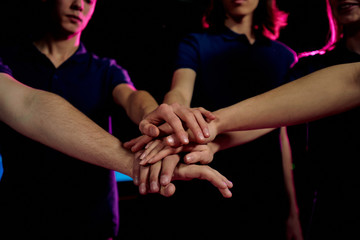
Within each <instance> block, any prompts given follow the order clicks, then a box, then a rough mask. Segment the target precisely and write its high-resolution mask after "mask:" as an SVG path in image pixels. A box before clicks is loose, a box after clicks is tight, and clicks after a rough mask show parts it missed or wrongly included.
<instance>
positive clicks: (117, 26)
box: [0, 0, 328, 239]
mask: <svg viewBox="0 0 360 240" xmlns="http://www.w3.org/2000/svg"><path fill="white" fill-rule="evenodd" d="M208 2H209V0H152V1H145V0H140V1H134V0H127V1H126V0H98V6H97V9H96V11H95V14H94V16H93V19H92V20H91V22H90V23H89V25H88V27H87V29H86V30H85V32H84V34H83V39H82V40H83V42H84V43H85V45H86V47H87V49H88V50H90V51H92V52H94V53H96V54H97V55H99V56H101V57H110V58H115V59H116V60H117V62H118V64H119V65H121V66H122V67H124V68H125V69H127V70H128V72H129V74H130V77H131V78H132V81H133V82H134V84H135V86H136V87H137V88H138V89H145V90H148V91H149V92H150V93H151V94H152V95H153V96H154V97H155V98H156V99H157V100H158V101H159V102H161V101H162V99H163V96H164V94H165V93H166V91H167V90H168V89H169V87H170V83H171V75H172V62H173V58H174V56H175V53H176V46H177V43H178V41H179V40H180V39H181V37H183V36H184V35H185V34H186V33H188V32H195V31H200V30H201V19H202V14H203V12H204V10H205V6H206V5H207V3H208ZM33 3H34V1H30V0H17V1H14V0H1V1H0V22H1V32H0V44H9V43H10V44H11V43H14V42H17V41H19V40H21V39H23V38H25V37H26V36H27V35H29V34H31V31H32V30H31V29H32V25H33V24H34V21H33V19H35V18H36V16H35V14H36V12H35V10H34V4H33ZM277 3H278V6H279V8H280V9H281V10H283V11H285V12H287V13H289V14H290V15H289V18H288V26H287V27H286V28H285V29H283V30H282V32H281V35H280V38H279V41H282V42H283V43H285V44H286V45H288V46H289V47H290V48H292V49H293V50H294V51H295V52H297V53H301V52H304V51H311V50H316V49H319V48H321V47H322V46H324V45H325V42H326V40H327V34H328V22H327V17H326V9H325V0H278V1H277ZM120 118H121V117H120ZM115 121H117V119H115ZM121 121H122V123H123V126H125V128H126V129H127V130H128V129H131V133H130V132H129V131H127V130H125V129H123V128H121V127H115V129H114V134H115V135H117V136H118V137H119V138H120V139H121V140H127V139H130V138H131V137H132V136H136V135H137V130H136V127H135V128H134V126H133V125H132V126H131V128H130V127H128V126H129V125H131V123H130V122H126V120H124V119H123V120H121ZM121 121H120V122H121ZM0 134H1V133H0ZM119 195H120V212H121V229H120V230H121V232H120V235H121V236H122V239H126V238H127V237H129V238H130V237H132V236H133V235H135V236H136V235H138V234H139V233H138V232H137V231H141V230H138V229H139V226H141V225H143V224H145V225H146V224H147V223H146V221H151V220H154V219H153V218H151V216H148V210H147V209H148V206H149V205H150V204H151V202H149V201H146V200H144V199H143V198H142V197H140V196H139V195H138V194H137V189H136V188H135V187H134V186H133V185H132V183H131V182H120V183H119ZM151 200H156V201H162V200H163V199H162V197H161V196H159V197H155V198H152V199H151ZM158 206H159V205H158ZM159 219H161V218H160V217H159V216H158V218H155V221H156V220H159ZM165 220H166V219H165ZM144 221H145V222H144ZM140 229H141V227H140Z"/></svg>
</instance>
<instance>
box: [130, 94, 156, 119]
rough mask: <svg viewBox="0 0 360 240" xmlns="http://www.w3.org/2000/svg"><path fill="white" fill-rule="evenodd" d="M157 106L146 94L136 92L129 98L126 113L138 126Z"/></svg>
mask: <svg viewBox="0 0 360 240" xmlns="http://www.w3.org/2000/svg"><path fill="white" fill-rule="evenodd" d="M158 106H159V105H158V103H157V102H156V100H155V99H154V98H153V97H152V96H151V95H150V94H149V93H148V92H146V91H142V90H138V91H135V92H133V93H132V94H131V95H130V96H129V100H128V105H127V107H126V112H127V115H128V116H129V117H130V119H131V120H132V121H133V122H134V123H136V124H139V123H140V121H141V120H142V119H143V118H144V116H146V115H147V114H148V113H150V112H152V111H153V110H155V109H156V108H157V107H158Z"/></svg>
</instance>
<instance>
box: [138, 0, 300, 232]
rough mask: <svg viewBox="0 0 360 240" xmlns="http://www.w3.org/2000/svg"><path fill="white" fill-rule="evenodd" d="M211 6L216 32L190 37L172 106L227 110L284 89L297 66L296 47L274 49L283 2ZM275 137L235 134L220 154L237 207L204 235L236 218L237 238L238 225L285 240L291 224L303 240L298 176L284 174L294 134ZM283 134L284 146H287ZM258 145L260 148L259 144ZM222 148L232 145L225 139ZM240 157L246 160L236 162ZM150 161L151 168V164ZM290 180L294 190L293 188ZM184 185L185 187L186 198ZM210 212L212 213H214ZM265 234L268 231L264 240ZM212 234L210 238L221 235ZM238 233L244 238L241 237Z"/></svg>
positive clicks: (217, 213)
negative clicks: (279, 6)
mask: <svg viewBox="0 0 360 240" xmlns="http://www.w3.org/2000/svg"><path fill="white" fill-rule="evenodd" d="M211 5H212V6H211V7H212V9H211V11H209V13H208V15H207V18H206V19H207V22H208V23H209V26H210V28H209V29H208V31H207V32H205V33H196V34H190V35H189V36H187V37H185V38H184V39H183V40H182V41H181V43H180V45H179V51H178V57H177V61H176V64H175V65H176V66H175V71H174V74H173V80H172V87H171V89H170V91H169V92H168V93H167V94H166V95H165V99H164V102H165V103H168V104H173V103H178V104H181V105H184V106H188V107H190V105H191V106H193V107H194V106H202V107H205V108H206V109H209V110H216V109H219V108H222V107H226V106H229V105H232V104H234V103H236V102H238V101H240V100H242V99H246V98H248V97H250V96H253V95H257V94H258V93H261V92H264V91H266V90H269V89H271V88H273V87H275V86H279V85H281V84H282V83H284V82H285V77H286V75H287V73H288V72H289V69H290V68H291V66H292V65H293V64H294V63H295V61H296V57H295V56H294V53H293V52H292V51H291V50H290V49H289V48H288V47H286V46H284V45H283V44H282V43H279V42H277V41H274V40H275V39H276V38H277V37H278V35H279V29H280V27H282V26H284V25H286V23H285V21H284V19H285V14H284V13H283V12H281V11H279V10H278V9H277V8H276V4H275V1H257V0H251V1H245V2H237V1H230V0H223V1H212V2H211ZM268 19H271V20H268ZM274 53H276V55H275V54H274ZM265 76H266V77H267V78H265ZM239 79H241V80H239ZM272 130H273V129H266V130H259V131H256V134H253V133H254V132H237V133H232V135H231V137H229V138H231V139H232V140H233V142H232V143H231V144H230V145H228V146H227V147H225V148H228V149H227V150H222V151H220V152H219V153H217V154H216V157H215V161H214V162H212V163H211V164H213V166H214V167H215V168H217V169H221V171H222V172H226V173H227V175H228V176H229V178H230V179H231V180H232V181H233V182H234V185H235V188H234V189H233V193H234V195H233V197H232V199H231V201H226V202H224V203H221V204H218V205H219V206H221V207H220V208H219V209H212V210H211V215H210V214H209V216H208V215H205V217H203V218H202V219H203V220H202V221H201V224H203V225H199V226H198V228H200V229H201V228H204V227H205V226H207V227H208V226H213V225H212V224H214V225H217V224H220V225H221V223H220V222H219V221H220V219H223V218H228V217H229V216H230V215H229V214H228V213H230V212H231V213H232V214H231V215H234V216H238V217H237V221H236V222H234V225H232V226H233V228H231V229H233V230H232V231H228V232H227V234H229V236H233V235H238V234H239V232H238V229H236V228H235V225H237V226H238V225H242V227H241V229H242V231H241V232H242V233H241V234H243V235H244V236H248V235H250V236H251V237H252V238H253V239H257V238H261V237H260V235H261V234H262V233H265V232H266V234H267V236H272V237H273V238H279V239H281V237H285V234H284V232H285V230H284V229H285V223H286V219H289V220H288V223H289V224H288V232H289V234H290V235H297V238H298V239H301V230H300V229H299V227H300V225H299V222H298V213H297V207H296V199H295V195H294V189H293V185H292V183H291V182H292V180H291V168H288V167H286V174H285V172H284V173H283V168H284V167H283V165H282V162H281V161H280V159H281V158H282V157H283V159H284V160H283V161H284V162H287V163H284V164H285V165H291V155H290V151H289V150H288V151H286V150H284V151H283V154H281V151H280V149H281V148H282V149H289V147H290V146H289V145H288V144H287V143H288V142H287V141H285V139H286V137H287V136H286V129H285V128H283V129H282V130H281V131H279V130H275V131H272ZM269 132H270V133H269ZM280 132H281V133H280ZM267 133H268V134H267ZM279 134H280V135H281V136H282V139H283V141H282V142H281V143H282V144H281V146H280V144H279ZM263 135H264V136H263ZM250 136H251V138H252V139H248V140H247V141H246V142H250V143H247V144H246V145H244V146H237V145H240V144H243V143H245V142H244V139H245V138H249V137H250ZM253 139H256V140H255V141H253V142H251V140H253ZM217 141H225V139H224V137H218V138H217ZM226 141H227V140H226ZM235 146H236V147H235ZM230 147H232V148H230ZM135 148H136V146H135ZM225 148H224V149H225ZM259 149H261V151H259ZM240 155H241V160H240V159H238V158H234V156H240ZM188 156H189V155H188ZM142 158H144V159H145V160H146V156H144V155H143V156H142ZM288 172H290V174H288ZM284 174H285V175H284ZM285 177H286V178H287V179H286V182H289V183H287V184H286V185H285V180H284V178H285ZM244 182H247V184H244ZM264 182H265V183H264ZM181 185H183V184H182V183H181V184H178V191H179V187H181ZM193 186H194V185H193ZM193 186H185V187H184V190H183V191H184V192H185V191H186V192H188V193H189V189H191V187H193ZM285 186H287V192H288V193H289V196H291V198H290V199H291V204H290V206H291V208H290V209H291V212H290V211H289V210H288V209H287V206H288V205H287V195H286V191H285ZM197 188H199V187H196V189H194V190H193V192H194V194H191V195H192V197H193V198H194V196H197V197H196V199H198V201H205V200H206V201H213V200H212V199H216V196H213V195H212V194H209V193H208V191H207V190H206V187H205V186H203V187H201V188H203V189H204V190H203V191H201V192H199V191H198V190H197ZM180 191H181V188H180ZM244 195H246V197H244ZM178 197H179V198H181V199H182V198H186V195H185V194H180V195H179V196H178ZM187 208H189V207H188V206H187ZM201 208H202V207H201V206H194V207H193V208H191V209H190V210H188V211H190V212H194V213H198V215H201V214H200V212H206V210H201ZM203 208H204V209H207V207H206V206H205V207H203ZM186 210H187V209H186ZM180 212H185V210H184V211H183V210H180ZM275 212H276V214H275ZM289 212H290V213H289ZM206 216H207V217H206ZM214 219H219V220H214ZM207 220H209V221H207ZM227 224H228V223H227ZM258 227H261V228H265V229H266V231H263V232H257V231H256V229H257V228H258ZM210 229H211V231H209V233H208V235H209V236H211V235H213V234H215V231H216V230H217V229H219V228H215V227H210ZM220 229H221V228H220ZM235 229H236V233H234V232H233V231H234V230H235ZM290 232H291V233H290ZM199 234H200V235H202V234H203V233H199Z"/></svg>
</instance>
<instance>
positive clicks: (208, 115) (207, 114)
mask: <svg viewBox="0 0 360 240" xmlns="http://www.w3.org/2000/svg"><path fill="white" fill-rule="evenodd" d="M197 109H198V110H199V111H200V112H201V114H202V115H204V117H205V118H206V120H207V122H209V121H212V120H215V119H216V116H215V115H214V114H213V113H212V112H210V111H208V110H206V109H205V108H203V107H199V108H197Z"/></svg>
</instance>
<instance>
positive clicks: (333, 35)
mask: <svg viewBox="0 0 360 240" xmlns="http://www.w3.org/2000/svg"><path fill="white" fill-rule="evenodd" d="M326 12H327V16H328V20H329V35H330V37H329V40H328V42H327V43H326V45H325V46H324V47H323V48H321V49H318V50H314V51H310V52H303V53H300V54H299V55H298V57H299V58H302V57H308V56H314V55H318V54H319V55H323V54H325V53H326V52H327V51H331V50H332V49H334V47H335V43H336V42H337V40H338V39H337V35H338V33H337V32H338V29H337V25H336V23H335V21H334V16H333V13H332V10H331V6H330V2H329V0H326Z"/></svg>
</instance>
